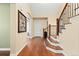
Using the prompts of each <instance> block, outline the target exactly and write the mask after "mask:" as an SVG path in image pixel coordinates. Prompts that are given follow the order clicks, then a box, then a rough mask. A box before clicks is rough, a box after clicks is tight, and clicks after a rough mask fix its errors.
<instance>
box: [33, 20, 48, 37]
mask: <svg viewBox="0 0 79 59" xmlns="http://www.w3.org/2000/svg"><path fill="white" fill-rule="evenodd" d="M46 27H47V20H40V19H37V20H34V36H43V28H46Z"/></svg>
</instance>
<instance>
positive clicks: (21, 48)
mask: <svg viewBox="0 0 79 59" xmlns="http://www.w3.org/2000/svg"><path fill="white" fill-rule="evenodd" d="M26 45H27V43H25V44H24V46H23V47H22V48H21V49H20V50H19V51H18V52H17V53H16V56H17V55H18V54H19V53H20V52H21V51H22V49H23V48H24V47H25V46H26Z"/></svg>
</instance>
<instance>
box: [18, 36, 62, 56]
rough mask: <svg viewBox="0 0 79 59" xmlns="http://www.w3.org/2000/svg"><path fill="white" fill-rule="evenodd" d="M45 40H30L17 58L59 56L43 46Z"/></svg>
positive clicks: (39, 38) (37, 38)
mask: <svg viewBox="0 0 79 59" xmlns="http://www.w3.org/2000/svg"><path fill="white" fill-rule="evenodd" d="M44 41H45V39H43V38H41V37H34V38H32V39H31V40H30V42H29V43H28V45H27V46H25V47H24V49H23V50H22V51H21V52H20V53H19V54H18V56H60V55H61V54H56V53H54V52H51V51H49V50H47V49H46V47H45V45H44Z"/></svg>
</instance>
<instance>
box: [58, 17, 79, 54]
mask: <svg viewBox="0 0 79 59" xmlns="http://www.w3.org/2000/svg"><path fill="white" fill-rule="evenodd" d="M70 20H71V24H68V25H66V29H65V30H63V32H62V33H61V34H60V36H59V40H60V44H61V45H62V47H63V48H64V52H65V53H66V54H67V55H79V16H76V17H73V18H71V19H70Z"/></svg>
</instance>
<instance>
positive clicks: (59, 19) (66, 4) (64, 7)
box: [59, 3, 68, 20]
mask: <svg viewBox="0 0 79 59" xmlns="http://www.w3.org/2000/svg"><path fill="white" fill-rule="evenodd" d="M67 5H68V3H66V4H65V6H64V8H63V10H62V12H61V14H60V16H59V20H60V18H61V16H62V14H63V12H64V11H65V9H66V7H67Z"/></svg>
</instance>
